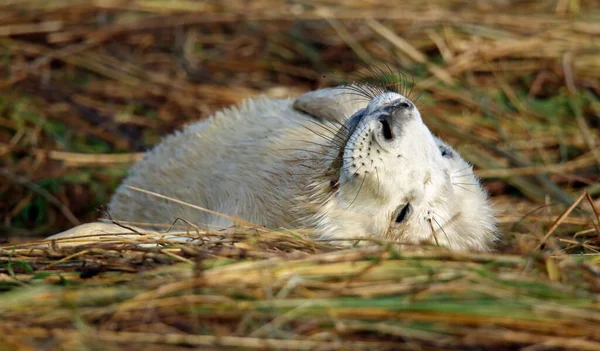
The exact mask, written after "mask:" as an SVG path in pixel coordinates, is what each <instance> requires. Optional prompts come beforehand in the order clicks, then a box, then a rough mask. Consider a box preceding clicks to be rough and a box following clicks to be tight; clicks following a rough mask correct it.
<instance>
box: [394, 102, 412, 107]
mask: <svg viewBox="0 0 600 351" xmlns="http://www.w3.org/2000/svg"><path fill="white" fill-rule="evenodd" d="M397 106H398V107H399V108H411V107H412V106H413V105H412V104H411V103H410V102H408V101H402V102H401V103H399V104H398V105H397Z"/></svg>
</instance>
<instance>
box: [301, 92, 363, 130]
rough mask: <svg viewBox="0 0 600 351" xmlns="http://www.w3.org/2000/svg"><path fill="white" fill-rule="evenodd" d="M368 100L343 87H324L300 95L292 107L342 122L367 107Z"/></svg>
mask: <svg viewBox="0 0 600 351" xmlns="http://www.w3.org/2000/svg"><path fill="white" fill-rule="evenodd" d="M368 104H369V101H368V100H367V99H363V98H362V97H361V96H357V94H356V92H354V91H353V90H351V89H347V88H345V87H343V86H342V87H336V88H325V89H319V90H315V91H310V92H308V93H305V94H303V95H300V96H299V97H298V98H296V100H295V101H294V105H293V107H294V109H296V110H298V111H301V112H304V113H306V114H308V115H310V116H312V117H313V118H316V119H319V120H327V121H331V122H338V123H344V122H345V121H346V120H347V119H348V118H350V116H352V115H353V114H354V113H356V112H357V111H358V110H360V109H362V108H365V107H367V105H368Z"/></svg>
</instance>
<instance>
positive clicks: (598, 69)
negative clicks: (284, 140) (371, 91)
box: [0, 0, 600, 350]
mask: <svg viewBox="0 0 600 351" xmlns="http://www.w3.org/2000/svg"><path fill="white" fill-rule="evenodd" d="M598 9H600V3H599V2H598V1H575V0H558V1H547V2H535V1H518V2H517V1H466V0H464V1H463V0H451V1H439V2H438V1H436V2H423V1H416V0H407V1H401V2H394V1H381V0H373V1H367V2H365V1H354V0H350V1H345V2H343V5H336V4H335V3H334V2H330V1H313V2H300V1H299V2H296V1H291V2H290V1H275V0H261V1H253V2H251V3H248V4H247V3H245V2H239V1H222V2H221V1H206V2H197V1H191V0H190V1H186V0H182V1H165V0H150V1H133V0H132V1H127V0H116V1H82V0H64V1H39V0H25V1H18V2H8V3H7V4H0V19H1V20H0V60H1V61H2V63H1V64H0V88H1V89H2V90H1V92H0V155H1V157H0V219H1V220H2V222H1V223H0V240H2V241H3V242H4V243H5V245H4V246H3V247H2V248H0V287H2V290H4V291H7V292H6V294H12V295H6V297H5V298H4V299H3V300H2V301H9V302H10V303H6V302H3V303H0V316H2V315H4V317H2V318H0V320H2V323H3V324H0V330H1V331H2V334H4V335H10V334H13V335H14V337H13V339H11V341H10V343H8V344H6V345H7V349H25V347H29V348H30V349H31V348H35V347H42V346H40V345H43V342H48V344H47V346H48V345H50V346H48V347H58V346H57V345H59V344H60V341H64V340H70V342H71V344H68V345H69V346H65V348H67V349H68V348H70V347H73V348H79V349H80V348H81V347H84V348H94V347H97V343H100V345H113V346H114V349H119V348H121V347H123V343H124V342H131V343H132V345H146V344H147V345H146V346H144V347H145V348H150V347H157V348H158V347H160V345H163V346H164V345H169V347H171V348H173V349H176V348H179V347H184V346H186V345H187V346H196V347H200V346H204V347H214V348H218V347H225V346H227V347H232V348H235V347H237V348H241V349H248V348H257V349H265V348H277V349H303V348H305V349H318V348H322V349H338V348H346V349H373V348H375V347H378V348H381V349H385V348H392V349H393V348H397V346H398V344H395V343H397V342H399V341H403V343H402V345H404V346H403V347H405V348H410V347H411V346H410V345H413V346H415V345H416V346H415V347H417V346H419V345H420V346H422V347H424V348H425V349H428V348H429V349H441V348H444V347H448V348H453V347H454V348H456V347H458V348H468V347H471V348H473V349H477V347H483V348H486V349H493V348H502V347H503V346H502V345H503V343H505V342H508V341H510V340H514V344H512V345H513V346H515V347H516V346H528V345H535V346H532V347H536V349H537V347H539V348H541V349H552V348H554V349H561V348H577V349H589V350H593V349H599V348H600V346H599V345H600V335H599V334H598V332H597V330H595V329H597V328H593V325H594V323H598V321H600V310H598V305H597V301H598V292H599V291H600V283H599V273H598V272H600V268H599V266H598V264H599V262H600V261H598V256H597V253H598V249H599V246H600V244H599V242H600V239H599V234H600V233H599V228H600V223H599V222H598V217H599V215H598V213H597V212H594V206H592V204H595V209H598V208H600V138H599V136H600V117H599V115H600V98H599V97H600V56H599V54H600V42H599V40H598V36H599V35H600V27H599V25H598V23H599V18H600V12H599V10H598ZM381 64H383V65H389V66H391V67H394V68H399V69H400V70H401V71H402V72H403V73H404V74H405V75H406V77H407V78H408V80H407V84H408V86H409V87H410V88H411V89H412V93H411V95H412V96H415V97H416V96H418V97H419V98H418V101H417V105H418V107H419V108H420V110H421V111H422V115H423V118H424V121H425V123H426V124H427V125H428V126H429V127H430V128H431V129H432V130H433V131H434V132H435V133H436V134H438V135H440V136H441V137H442V138H444V139H446V140H448V141H449V143H450V144H452V145H453V146H455V148H456V149H457V150H458V151H459V152H460V153H461V154H462V155H463V156H464V157H465V158H466V159H468V160H469V161H470V162H472V163H473V164H474V165H475V167H476V169H477V173H478V175H479V176H480V177H481V178H482V180H483V181H484V184H485V185H486V187H487V188H488V189H489V191H490V194H491V196H492V200H493V202H494V203H495V207H496V209H497V211H498V219H499V222H500V230H501V232H502V233H503V240H502V241H501V242H500V243H499V245H498V252H496V253H493V254H490V255H479V254H474V255H453V254H449V253H446V252H444V251H439V250H437V249H435V248H430V249H427V250H425V252H423V253H403V252H402V253H399V252H397V251H395V249H394V248H393V247H388V246H385V245H384V246H382V247H380V248H378V249H368V248H367V249H356V250H355V251H352V250H350V251H349V252H346V251H337V250H336V248H335V247H333V246H329V244H327V243H316V242H312V241H305V239H303V238H302V237H301V236H300V237H299V236H297V235H296V234H293V233H289V232H280V231H278V232H275V233H270V234H269V235H270V236H268V237H267V236H264V235H262V234H261V235H258V236H257V237H256V236H251V235H250V234H249V233H247V232H244V231H239V230H238V231H234V233H230V234H228V235H220V234H219V235H217V234H214V233H212V234H209V233H207V234H206V237H208V238H212V239H211V240H212V241H211V240H208V241H207V242H208V244H207V242H203V243H197V244H194V245H191V246H189V247H185V248H182V247H180V246H177V245H175V244H173V243H169V245H171V246H168V247H169V248H170V249H168V250H167V249H148V248H140V247H137V246H135V247H130V246H127V247H123V246H122V245H121V246H119V245H116V244H114V243H112V244H107V245H108V246H105V247H100V248H98V247H96V248H90V247H87V246H86V247H80V248H79V249H63V248H60V247H54V248H51V249H49V250H45V251H43V252H42V251H31V250H29V249H27V246H12V244H15V243H21V242H27V241H31V240H34V239H39V238H41V237H44V236H46V235H49V234H53V233H56V232H59V231H61V230H64V229H68V228H70V227H72V226H73V225H75V224H77V223H82V222H88V221H92V220H94V219H95V218H97V217H99V215H100V214H101V213H102V210H103V209H102V205H103V204H105V203H107V202H108V200H109V198H110V196H111V193H112V191H113V190H114V188H115V187H116V186H117V185H118V183H119V181H120V180H121V179H122V177H123V176H124V175H125V174H126V170H127V168H128V167H129V166H130V165H131V164H132V163H133V162H135V160H137V159H138V158H139V157H140V154H141V152H143V151H144V150H146V149H147V148H148V147H150V146H152V145H154V144H155V143H156V142H158V141H159V140H160V137H161V136H162V135H165V134H168V133H169V132H171V131H173V130H175V129H177V128H179V127H180V126H182V125H183V124H184V123H186V122H188V121H195V120H198V119H201V118H205V117H207V116H209V115H210V114H211V113H212V112H213V111H215V110H217V109H219V108H221V107H223V106H228V105H231V104H236V103H240V102H241V101H243V100H244V99H245V98H248V97H252V96H256V95H259V94H266V95H269V96H274V97H284V96H289V95H296V94H298V93H301V92H303V91H306V90H309V89H314V88H318V87H325V86H331V85H335V84H338V83H340V82H346V81H352V80H353V79H357V78H358V77H359V76H360V75H361V72H365V68H369V67H376V66H378V65H379V66H381ZM572 205H573V206H572ZM234 239H235V240H234ZM7 243H10V244H11V245H6V244H7ZM121 244H122V243H121ZM115 245H116V246H115ZM173 245H174V246H173ZM369 250H374V251H369ZM429 250H431V251H429ZM264 260H266V261H264ZM261 262H271V263H270V264H271V265H270V266H268V267H266V268H265V267H264V266H261V267H262V268H260V269H258V268H257V267H258V266H260V265H261V264H262V263H261ZM390 262H392V263H393V264H391V263H390ZM227 267H229V268H227ZM399 272H401V273H399ZM242 273H243V274H242ZM259 273H260V274H271V275H272V277H276V278H278V279H279V280H277V279H274V280H273V285H272V286H269V288H268V289H267V288H265V286H264V285H261V283H260V282H264V278H261V277H263V276H260V274H259ZM257 274H258V275H257ZM165 276H169V278H168V279H167V278H165ZM202 277H204V278H202ZM211 277H220V278H222V279H221V280H220V279H216V278H211ZM294 277H296V278H294ZM298 277H299V278H298ZM244 278H245V279H244ZM178 284H179V285H178ZM186 284H187V285H186ZM162 285H166V286H167V287H169V288H170V289H171V290H169V292H168V293H164V291H163V290H161V286H162ZM373 285H376V286H377V289H375V290H372V288H371V287H372V286H373ZM64 286H67V287H66V288H65V287H64ZM463 287H468V288H469V289H467V290H469V291H465V289H464V288H463ZM57 289H58V290H57ZM62 289H67V290H68V291H69V293H70V294H72V295H68V294H67V292H66V291H65V290H62ZM386 289H387V290H386ZM391 296H394V297H398V296H400V297H398V298H397V299H392V298H391ZM50 297H51V301H55V302H56V306H54V307H55V309H54V310H52V309H51V308H49V307H48V306H49V305H48V301H49V300H48V299H49V298H50ZM313 300H314V301H316V302H311V301H313ZM58 301H60V302H58ZM148 301H149V302H148ZM418 301H420V303H417V302H418ZM594 301H596V302H594ZM146 302H148V304H146ZM188 304H189V306H192V307H190V308H189V309H186V311H187V312H189V311H194V313H192V314H189V313H187V312H186V313H183V312H181V311H178V310H177V306H188ZM306 304H308V305H306ZM311 304H314V305H311ZM50 305H51V306H52V304H50ZM309 305H310V306H312V307H310V308H308V307H307V306H309ZM465 305H468V306H469V307H468V308H465V307H464V306H465ZM74 306H75V307H74ZM324 306H327V308H326V307H324ZM357 306H362V307H361V308H358V307H357ZM490 306H494V307H490ZM76 307H77V308H76ZM298 309H302V311H303V312H302V313H299V312H298V313H297V314H296V312H294V311H297V310H298ZM248 311H252V312H251V313H248ZM246 314H247V315H246ZM144 318H146V319H144ZM179 318H180V319H181V320H180V321H177V319H179ZM140 320H143V321H144V322H142V323H139V321H140ZM382 320H387V321H390V322H389V323H387V324H382V323H381V321H382ZM134 321H135V322H136V323H134ZM11 323H12V324H11ZM265 323H267V324H265ZM261 325H266V326H265V327H264V328H263V329H261V327H260V326H261ZM25 326H26V327H27V328H25ZM53 328H55V329H53ZM16 330H21V333H18V332H16ZM90 330H92V332H93V333H95V334H94V335H93V336H90V335H89V334H86V332H90ZM7 333H8V334H7ZM61 333H62V334H61ZM127 333H130V334H127ZM34 336H35V338H34ZM384 336H385V337H384ZM442 336H443V337H442ZM27 337H31V340H34V339H35V340H34V341H31V340H30V339H27ZM169 337H171V339H169ZM217 337H218V338H217ZM186 338H187V339H186ZM215 338H216V339H215ZM40 340H42V341H40ZM48 340H50V341H48ZM90 340H91V341H90ZM406 340H409V341H410V342H406ZM310 342H313V343H315V344H310ZM511 342H512V341H511ZM40 343H42V344H40ZM57 343H58V344H57ZM369 343H371V344H369ZM373 343H375V344H373ZM377 343H379V344H377ZM411 343H412V344H411ZM81 345H84V346H81ZM211 345H212V346H211ZM302 345H304V346H302ZM406 345H409V346H406ZM130 346H131V345H130ZM132 347H133V346H132ZM140 347H141V346H140Z"/></svg>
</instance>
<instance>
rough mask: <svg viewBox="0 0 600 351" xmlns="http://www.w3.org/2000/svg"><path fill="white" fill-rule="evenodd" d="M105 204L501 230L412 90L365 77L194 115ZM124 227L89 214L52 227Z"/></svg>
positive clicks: (356, 236) (287, 221) (334, 234)
mask: <svg viewBox="0 0 600 351" xmlns="http://www.w3.org/2000/svg"><path fill="white" fill-rule="evenodd" d="M139 189H143V190H145V191H150V192H153V193H158V194H160V195H161V197H157V196H156V195H151V194H148V193H145V192H142V191H139ZM108 212H109V214H110V216H111V218H112V219H113V220H115V221H127V222H135V225H137V226H139V227H141V228H143V229H148V228H150V229H157V228H159V225H160V226H164V225H168V224H171V223H173V222H174V221H175V220H176V219H184V220H186V221H187V222H189V223H192V224H193V225H195V226H198V227H204V228H208V229H219V228H224V227H227V226H230V225H232V224H235V223H236V219H239V220H241V221H244V222H251V223H253V224H256V225H261V226H265V227H270V228H277V227H288V228H290V227H292V228H297V227H308V228H310V229H313V230H314V232H316V233H317V234H318V235H320V236H321V237H322V238H329V239H339V240H346V242H347V243H356V242H357V241H359V242H362V243H365V242H371V241H372V240H371V239H373V240H379V241H381V240H385V241H393V242H397V243H405V244H420V243H422V242H430V243H436V244H439V245H442V246H446V247H448V248H450V249H452V250H473V251H486V250H489V249H490V248H491V245H492V243H493V241H494V239H495V233H496V229H495V220H494V216H493V211H492V208H491V206H490V205H489V201H488V198H487V195H486V192H485V191H484V190H483V189H482V187H481V185H480V183H479V181H478V179H477V178H476V177H475V175H474V174H473V170H472V167H471V165H469V164H468V163H467V162H466V161H465V160H464V159H463V158H461V157H460V155H459V154H458V153H457V152H456V151H454V150H453V149H452V148H451V147H450V146H448V145H447V144H445V143H444V142H443V141H442V140H440V139H439V138H437V137H436V136H434V135H433V134H432V133H431V132H430V131H429V129H428V128H427V126H426V125H425V124H424V123H423V120H422V118H421V114H420V112H419V110H418V108H417V107H416V106H415V104H414V103H413V102H412V101H410V99H408V98H407V97H405V96H403V95H401V94H399V93H396V92H389V91H387V90H385V89H370V88H365V87H364V86H346V87H339V88H330V89H321V90H316V91H313V92H309V93H306V94H304V95H302V96H300V97H298V98H295V99H292V98H290V99H269V98H266V97H260V98H257V99H252V100H248V101H246V102H245V103H243V104H242V105H240V106H236V107H231V108H227V109H224V110H222V111H220V112H217V113H215V114H214V115H213V116H211V117H209V118H208V119H206V120H203V121H200V122H196V123H192V124H190V125H188V126H186V127H184V128H183V129H182V130H181V131H178V132H176V133H174V134H172V135H169V136H167V137H165V138H164V139H163V141H162V142H161V143H159V144H158V145H157V146H156V147H154V148H153V149H152V150H150V151H148V152H147V153H146V155H145V156H144V158H143V159H142V160H141V161H140V162H139V163H138V164H137V165H135V166H134V167H133V168H132V169H131V171H130V173H129V176H128V177H127V178H126V179H125V180H124V181H123V183H122V185H121V186H120V187H119V188H118V189H117V191H116V193H115V194H114V196H113V198H112V200H111V202H110V204H109V206H108ZM78 228H79V229H78ZM117 229H122V228H121V227H118V226H117V225H115V224H106V223H103V224H101V223H97V224H87V225H82V226H80V227H76V228H75V229H72V230H70V231H67V232H64V233H61V234H57V235H55V236H53V237H50V239H61V238H74V237H79V236H83V235H85V236H86V237H87V238H88V239H90V235H91V236H92V238H93V237H94V235H98V236H100V235H102V234H103V233H107V232H109V231H115V230H117ZM117 231H118V230H117Z"/></svg>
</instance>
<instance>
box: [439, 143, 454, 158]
mask: <svg viewBox="0 0 600 351" xmlns="http://www.w3.org/2000/svg"><path fill="white" fill-rule="evenodd" d="M440 152H441V153H442V157H445V158H452V157H454V153H453V152H452V150H450V149H449V148H447V147H445V146H442V145H440Z"/></svg>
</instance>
